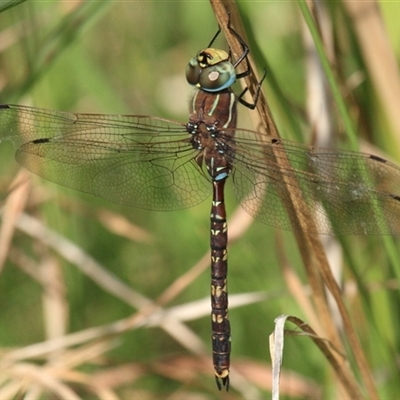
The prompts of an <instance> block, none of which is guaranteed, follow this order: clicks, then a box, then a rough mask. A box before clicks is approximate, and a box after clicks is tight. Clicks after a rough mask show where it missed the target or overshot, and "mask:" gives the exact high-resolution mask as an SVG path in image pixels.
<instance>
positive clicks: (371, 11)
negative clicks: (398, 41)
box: [344, 0, 400, 152]
mask: <svg viewBox="0 0 400 400" xmlns="http://www.w3.org/2000/svg"><path fill="white" fill-rule="evenodd" d="M344 5H345V7H346V8H347V11H348V13H349V15H350V18H351V19H352V22H353V24H354V29H355V32H356V34H357V40H358V42H359V44H360V48H361V51H362V53H363V57H364V61H365V65H366V67H367V69H368V72H369V74H370V76H371V79H372V83H373V84H374V88H375V90H376V93H377V94H378V97H379V100H380V102H381V104H382V110H383V111H384V112H385V114H386V116H387V118H388V121H389V123H390V124H391V126H392V129H393V132H400V116H399V105H400V104H399V99H400V78H399V76H400V74H399V67H398V62H397V60H396V57H395V55H394V54H393V50H392V48H391V45H390V43H389V39H388V37H387V33H386V31H385V27H384V24H383V21H382V17H381V14H380V10H379V4H378V3H377V2H376V1H368V2H364V1H349V0H346V1H344ZM392 139H393V141H396V143H397V152H398V151H399V149H400V142H399V137H398V135H396V134H395V135H392Z"/></svg>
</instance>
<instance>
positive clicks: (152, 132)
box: [0, 105, 211, 210]
mask: <svg viewBox="0 0 400 400" xmlns="http://www.w3.org/2000/svg"><path fill="white" fill-rule="evenodd" d="M0 132H1V133H2V135H4V136H3V137H2V138H0V140H1V141H2V140H10V141H11V142H12V143H13V144H14V146H15V147H16V148H17V153H16V159H17V161H18V162H19V163H20V164H21V165H23V166H24V167H26V168H27V169H29V170H30V171H32V172H33V173H35V174H37V175H39V176H41V177H43V178H45V179H48V180H50V181H52V182H55V183H58V184H60V185H63V186H67V187H70V188H73V189H76V190H80V191H82V192H87V193H91V194H93V195H95V196H99V197H102V198H104V199H107V200H110V201H113V202H116V203H120V204H125V205H132V206H136V207H141V208H145V209H151V210H178V209H182V208H185V207H191V206H194V205H196V204H198V203H200V202H201V201H203V200H204V199H205V198H206V197H208V196H209V195H210V192H211V188H210V183H209V181H208V180H207V177H206V176H205V175H204V173H203V171H202V170H201V168H200V167H199V166H198V164H197V163H196V161H195V160H194V158H195V157H196V155H197V154H198V151H196V150H194V149H193V148H192V146H191V145H190V143H189V140H190V136H189V135H188V133H187V132H186V129H185V125H184V124H180V123H177V122H172V121H167V120H163V119H159V118H152V117H147V116H125V115H91V114H72V113H65V112H58V111H50V110H44V109H38V108H32V107H24V106H11V105H7V106H0Z"/></svg>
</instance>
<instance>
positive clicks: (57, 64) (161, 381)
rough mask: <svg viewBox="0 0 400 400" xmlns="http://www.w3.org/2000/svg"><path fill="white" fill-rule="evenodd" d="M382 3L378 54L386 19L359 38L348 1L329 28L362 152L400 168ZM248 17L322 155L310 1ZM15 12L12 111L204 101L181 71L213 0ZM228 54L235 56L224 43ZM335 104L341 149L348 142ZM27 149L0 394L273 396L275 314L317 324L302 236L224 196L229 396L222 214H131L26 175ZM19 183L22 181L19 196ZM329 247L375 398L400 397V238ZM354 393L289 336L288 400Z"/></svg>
mask: <svg viewBox="0 0 400 400" xmlns="http://www.w3.org/2000/svg"><path fill="white" fill-rule="evenodd" d="M18 3H21V4H18ZM299 3H300V2H299ZM371 4H372V7H373V15H374V16H376V17H377V18H380V17H382V21H383V23H384V29H383V32H385V33H386V34H387V37H385V36H384V37H383V38H381V37H378V40H381V42H379V41H378V42H377V41H376V40H373V38H375V39H376V38H377V35H376V32H375V31H374V30H373V26H372V25H371V28H370V31H366V32H365V33H364V34H363V35H364V36H363V35H362V34H360V31H358V30H357V24H356V23H355V21H354V20H353V19H352V14H351V12H350V10H349V8H348V5H347V3H346V2H343V3H341V2H334V3H333V2H330V3H329V4H325V6H324V8H323V9H322V11H321V10H320V12H321V13H322V14H321V15H322V17H321V20H320V24H321V25H320V28H321V29H322V30H324V31H325V32H327V35H328V37H329V38H330V39H329V40H330V41H329V40H327V42H326V43H330V44H331V47H330V50H331V53H330V60H331V62H332V64H331V65H333V66H334V72H335V74H336V76H337V77H338V82H339V83H338V88H339V90H340V92H341V93H342V94H343V96H344V98H345V100H346V104H347V107H348V111H349V114H350V116H351V117H352V119H353V122H354V124H355V125H356V126H357V134H358V138H357V143H358V144H359V147H360V149H361V150H365V149H367V151H368V152H372V153H375V154H383V155H384V156H385V157H386V158H390V159H393V160H395V161H396V160H397V163H398V164H399V163H400V153H399V151H398V150H399V149H400V147H399V138H400V136H399V135H400V128H399V127H400V124H399V122H398V121H396V118H395V117H393V115H394V114H393V113H392V114H391V112H390V110H392V109H393V108H394V109H396V108H397V110H398V109H399V106H400V104H399V103H400V94H399V93H397V96H396V89H397V84H398V79H399V76H398V73H397V69H396V68H395V69H394V71H395V72H394V73H393V72H392V71H393V69H390V66H389V65H388V63H387V60H388V58H389V59H390V57H392V59H391V60H392V61H394V64H395V66H396V62H398V59H399V56H400V45H399V41H398V37H399V34H400V32H399V30H400V27H399V24H398V18H397V16H398V15H399V13H400V6H399V4H398V3H393V2H381V3H371ZM13 5H15V7H11V6H13ZM8 6H10V7H8ZM375 6H376V8H374V7H375ZM239 9H240V15H241V17H242V18H243V22H244V25H245V29H246V31H247V33H248V35H249V46H250V49H251V51H252V55H253V57H254V59H255V65H256V68H257V70H258V72H260V73H261V72H262V70H263V68H264V67H265V66H267V70H268V75H267V79H266V82H265V84H264V85H263V88H264V90H265V94H266V96H267V98H268V100H269V104H270V107H271V109H272V112H273V115H274V117H275V119H276V121H277V123H278V126H279V128H280V131H281V134H282V136H283V137H285V138H288V139H292V140H297V141H301V142H304V143H307V144H312V143H314V142H315V140H316V137H318V134H317V128H316V125H314V123H313V122H310V120H309V119H308V118H307V110H308V108H307V107H308V106H307V105H308V104H309V102H310V97H311V96H310V93H311V92H310V90H309V88H310V86H309V80H310V69H309V68H310V67H309V62H310V47H307V46H310V45H309V43H310V42H309V41H307V40H308V39H307V38H306V32H307V27H306V25H305V22H304V17H303V15H302V13H301V11H300V9H301V7H299V4H298V3H296V2H245V1H243V2H239ZM0 11H1V21H0V103H17V104H24V105H33V106H36V107H43V108H50V109H56V110H64V111H74V112H85V113H110V114H111V113H117V114H142V115H155V116H160V117H166V118H170V119H174V120H177V121H182V122H185V121H186V120H187V106H188V102H189V99H190V95H191V93H192V90H193V89H192V88H190V87H189V85H187V83H186V80H185V78H184V70H185V67H186V64H187V62H188V61H189V59H190V58H191V57H192V56H193V55H194V54H195V53H196V51H197V50H199V49H201V48H204V47H206V46H207V45H208V43H209V41H210V39H211V38H212V36H213V35H214V33H215V32H216V29H217V21H216V19H215V17H214V14H213V12H212V9H211V7H210V4H209V2H207V1H198V2H186V1H175V2H172V1H140V2H122V1H121V2H120V1H118V2H114V1H102V2H97V1H58V2H39V1H26V2H17V1H5V2H2V3H1V4H0ZM321 21H322V23H321ZM386 38H387V39H388V42H387V43H388V44H389V50H390V54H388V51H387V47H385V46H386V42H385V39H386ZM368 41H370V42H373V44H374V46H375V52H376V53H375V54H376V55H375V59H376V61H378V62H377V64H376V65H377V67H374V68H375V69H373V67H371V61H370V60H369V59H368V58H367V57H366V53H365V47H364V46H365V42H368ZM218 46H221V47H223V48H225V47H226V44H225V43H224V40H223V38H221V39H219V41H218ZM385 51H386V52H385ZM396 60H397V61H396ZM379 66H380V69H379ZM380 75H383V76H385V77H386V78H387V79H389V81H390V82H391V86H392V88H391V89H393V91H394V95H393V96H392V97H390V96H387V97H385V96H384V95H382V89H383V88H384V83H383V81H379V79H378V80H377V79H376V77H377V76H378V77H379V76H380ZM389 89H390V88H389ZM240 90H241V89H240V87H239V86H238V87H237V92H240ZM331 110H332V111H331V116H333V122H331V124H332V125H331V126H333V127H334V129H333V131H334V136H333V137H334V139H333V141H334V143H333V144H332V146H337V147H341V148H350V147H351V143H352V140H351V139H350V138H349V137H348V136H347V132H346V130H345V128H344V124H343V123H342V122H341V120H340V119H339V118H338V113H337V110H336V108H335V107H334V106H333V107H332V108H331ZM240 112H241V118H240V126H243V127H247V128H249V129H254V127H252V126H251V123H250V120H249V118H248V111H247V110H245V109H243V108H242V109H241V110H240ZM397 128H399V129H397ZM6 134H7V132H0V135H2V136H1V137H3V136H4V135H6ZM378 148H379V150H378ZM13 154H14V149H13V148H12V146H11V145H10V144H9V143H2V146H1V148H0V168H1V169H0V171H1V175H0V178H1V181H0V183H1V188H2V193H3V196H2V199H3V208H2V215H3V217H2V227H1V230H0V261H1V262H2V270H1V275H0V320H1V321H2V323H1V329H0V346H1V347H0V366H1V368H0V377H1V379H0V398H1V399H6V398H10V399H16V398H24V396H27V397H26V398H32V399H34V398H40V399H42V398H43V399H47V398H48V399H50V398H55V397H57V396H58V398H65V399H73V398H84V399H91V398H104V399H112V398H121V399H130V398H141V399H145V398H148V399H152V398H157V399H159V398H171V399H172V398H173V399H179V398H185V399H189V398H193V399H195V398H196V399H203V398H204V399H207V398H210V399H211V398H232V399H233V398H248V399H255V398H266V397H267V396H269V394H268V393H269V392H270V391H271V382H270V375H271V371H270V369H271V362H270V357H269V335H270V333H272V331H273V329H274V320H275V318H276V317H278V316H279V315H281V314H287V315H295V316H298V317H299V318H301V319H303V320H305V321H306V322H308V323H310V325H311V326H313V324H312V322H313V321H315V322H316V323H318V320H319V316H318V315H317V314H316V313H315V309H314V306H315V304H313V302H312V300H313V299H312V295H311V297H310V291H309V288H308V285H307V279H306V273H305V272H304V271H303V268H302V261H301V258H300V255H299V252H298V249H297V244H296V242H295V240H294V237H293V234H292V233H291V232H282V231H276V230H274V229H273V228H271V227H268V226H265V225H262V224H261V223H259V222H257V221H254V223H252V224H251V226H250V227H249V228H248V230H247V225H246V224H248V219H246V216H243V215H241V214H237V213H236V212H240V211H237V210H240V207H239V206H238V204H237V201H236V200H235V198H234V195H233V192H232V190H231V188H230V187H229V186H228V196H227V197H228V198H227V207H228V215H229V216H233V215H235V220H234V221H233V222H232V223H231V224H230V228H231V227H232V230H231V234H230V236H231V238H235V240H234V242H232V243H231V245H230V248H229V293H230V295H231V312H230V320H231V324H232V341H233V342H232V347H233V353H232V370H233V372H232V388H231V391H230V392H229V393H228V394H227V393H225V392H221V393H219V392H218V391H217V390H216V388H215V386H214V382H213V379H214V378H213V371H212V365H211V355H210V353H211V350H210V322H209V313H210V309H209V308H210V305H209V285H210V282H209V273H208V269H207V264H208V246H209V219H208V218H209V209H210V202H209V201H206V202H204V203H203V204H201V205H199V206H197V207H194V208H192V209H187V210H181V211H179V212H165V213H161V212H152V211H146V210H139V209H130V208H126V207H122V206H119V205H117V204H110V203H108V202H106V201H102V200H101V199H98V198H94V197H91V196H87V195H84V194H81V193H77V192H74V191H72V190H68V189H66V188H63V187H60V186H56V185H54V184H52V183H49V182H45V181H43V180H41V179H39V178H37V177H35V176H32V175H31V174H29V173H22V172H20V168H19V166H18V165H17V164H16V162H15V161H14V160H13ZM17 175H18V177H19V179H20V180H21V181H20V182H23V183H19V184H17V185H15V183H14V184H12V185H11V182H13V180H14V177H15V176H17ZM30 182H32V184H31V185H30V186H29V183H30ZM10 185H11V186H10ZM26 185H28V186H26ZM15 186H16V189H13V190H11V189H10V187H15ZM10 193H11V194H10ZM236 207H239V208H238V209H236ZM20 212H22V214H21V215H22V217H23V218H21V217H19V213H20ZM236 232H238V233H236ZM329 243H330V244H328V245H327V247H326V251H327V254H328V255H329V256H330V257H332V258H331V264H332V267H333V268H335V271H336V274H337V276H338V279H339V281H340V285H341V287H342V288H343V300H344V303H345V304H346V306H347V309H348V312H349V314H350V317H351V320H352V322H353V326H354V328H355V330H356V332H357V335H358V337H359V340H360V342H361V345H362V348H363V351H364V354H365V356H366V358H367V360H368V368H369V369H370V372H371V374H372V376H373V378H374V383H375V385H376V387H377V390H378V393H379V398H381V399H390V398H395V397H396V395H397V394H398V393H399V391H400V383H399V380H398V376H399V372H400V357H399V355H400V353H399V349H400V340H399V337H400V335H399V333H400V326H399V321H400V318H399V304H400V303H399V300H400V299H399V290H398V289H399V281H398V279H399V277H400V273H399V267H398V265H397V264H396V259H397V260H398V259H399V257H398V249H397V248H398V241H397V240H396V239H393V240H392V239H389V241H388V239H387V238H383V237H379V236H376V237H340V238H338V242H337V241H336V240H335V239H331V238H330V239H329ZM201 271H203V272H201ZM188 272H190V274H188ZM239 294H242V295H243V296H242V297H240V296H239ZM154 305H156V306H154ZM335 315H336V314H335V312H334V311H332V318H334V317H335ZM337 326H338V327H340V321H338V322H337ZM339 330H340V329H339ZM342 336H343V341H344V343H345V349H346V351H347V352H348V354H347V355H345V356H346V357H347V360H348V362H349V363H350V367H351V369H352V370H353V371H354V375H355V376H356V377H357V379H359V385H360V387H361V389H360V390H361V391H364V390H366V389H365V386H364V383H363V382H362V379H361V378H360V376H359V372H358V369H357V362H356V361H357V356H355V357H354V356H352V355H351V350H352V349H351V348H350V347H351V346H349V344H348V342H347V341H346V331H342ZM369 394H370V392H369ZM339 395H343V392H341V387H340V385H339V384H338V380H337V377H336V376H335V374H334V371H333V370H332V368H331V367H330V365H329V363H328V361H327V360H326V359H325V357H324V355H323V354H322V353H321V352H320V351H319V349H318V348H317V347H316V346H315V344H314V343H313V342H312V341H311V340H310V338H307V337H301V336H295V337H287V338H286V340H285V348H284V359H283V371H282V377H281V398H324V399H329V398H332V399H333V398H338V396H339ZM73 396H76V397H73ZM341 398H344V397H341Z"/></svg>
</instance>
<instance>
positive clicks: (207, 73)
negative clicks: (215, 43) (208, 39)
mask: <svg viewBox="0 0 400 400" xmlns="http://www.w3.org/2000/svg"><path fill="white" fill-rule="evenodd" d="M186 79H187V81H188V82H189V83H190V84H191V85H194V86H198V87H199V88H200V89H201V90H204V91H206V92H220V91H221V90H224V89H227V88H229V87H230V86H232V85H233V84H234V82H235V80H236V73H235V68H234V67H233V65H232V63H231V62H230V61H229V54H228V53H227V52H226V51H224V50H220V49H213V48H208V49H204V50H201V51H199V52H198V53H197V55H196V56H195V57H193V58H192V59H191V60H190V61H189V64H188V66H187V67H186Z"/></svg>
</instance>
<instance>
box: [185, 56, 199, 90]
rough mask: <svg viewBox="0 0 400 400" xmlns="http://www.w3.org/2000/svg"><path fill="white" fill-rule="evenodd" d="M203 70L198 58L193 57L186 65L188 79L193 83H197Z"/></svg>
mask: <svg viewBox="0 0 400 400" xmlns="http://www.w3.org/2000/svg"><path fill="white" fill-rule="evenodd" d="M201 72H202V68H201V67H200V65H199V63H198V61H197V58H196V57H193V58H192V59H191V60H190V61H189V64H188V65H187V67H186V80H187V81H188V83H190V84H191V85H194V86H195V85H197V84H198V83H199V80H200V74H201Z"/></svg>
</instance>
